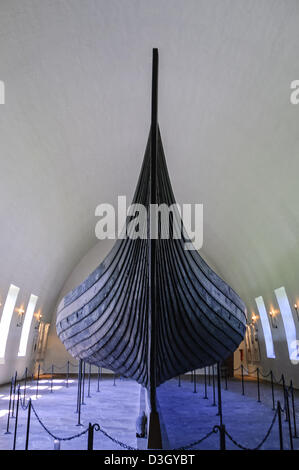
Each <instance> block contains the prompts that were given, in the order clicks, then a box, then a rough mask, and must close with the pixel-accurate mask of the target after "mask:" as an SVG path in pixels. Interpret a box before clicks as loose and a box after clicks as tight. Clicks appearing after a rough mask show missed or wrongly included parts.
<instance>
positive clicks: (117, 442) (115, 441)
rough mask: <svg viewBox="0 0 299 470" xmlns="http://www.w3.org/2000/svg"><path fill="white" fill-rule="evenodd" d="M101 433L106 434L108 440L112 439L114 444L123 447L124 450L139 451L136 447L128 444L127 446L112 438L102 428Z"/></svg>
mask: <svg viewBox="0 0 299 470" xmlns="http://www.w3.org/2000/svg"><path fill="white" fill-rule="evenodd" d="M99 431H100V432H101V433H102V434H104V436H106V437H108V439H110V440H111V441H112V442H114V443H115V444H117V445H119V446H120V447H122V448H123V449H127V450H138V449H136V448H135V447H131V446H129V445H128V444H125V443H124V442H121V441H119V440H118V439H115V438H114V437H112V436H110V434H108V433H107V432H106V431H104V429H102V428H100V429H99Z"/></svg>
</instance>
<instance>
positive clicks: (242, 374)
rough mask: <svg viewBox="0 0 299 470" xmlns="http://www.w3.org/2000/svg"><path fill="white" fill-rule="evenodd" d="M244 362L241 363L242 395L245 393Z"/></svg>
mask: <svg viewBox="0 0 299 470" xmlns="http://www.w3.org/2000/svg"><path fill="white" fill-rule="evenodd" d="M243 369H244V368H243V364H241V376H242V395H245V390H244V370H243Z"/></svg>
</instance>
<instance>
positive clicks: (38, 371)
mask: <svg viewBox="0 0 299 470" xmlns="http://www.w3.org/2000/svg"><path fill="white" fill-rule="evenodd" d="M39 373H40V364H39V365H38V369H37V380H36V398H37V395H38V382H39Z"/></svg>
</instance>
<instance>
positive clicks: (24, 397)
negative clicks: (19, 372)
mask: <svg viewBox="0 0 299 470" xmlns="http://www.w3.org/2000/svg"><path fill="white" fill-rule="evenodd" d="M27 371H28V369H27V367H26V369H25V381H24V395H23V402H24V406H25V400H26V386H27Z"/></svg>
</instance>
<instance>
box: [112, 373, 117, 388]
mask: <svg viewBox="0 0 299 470" xmlns="http://www.w3.org/2000/svg"><path fill="white" fill-rule="evenodd" d="M115 377H116V374H115V372H114V379H113V385H114V386H115V385H116V383H115Z"/></svg>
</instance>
